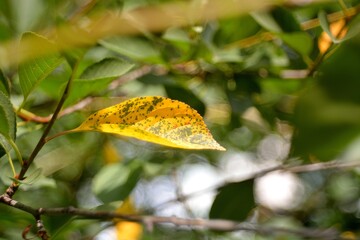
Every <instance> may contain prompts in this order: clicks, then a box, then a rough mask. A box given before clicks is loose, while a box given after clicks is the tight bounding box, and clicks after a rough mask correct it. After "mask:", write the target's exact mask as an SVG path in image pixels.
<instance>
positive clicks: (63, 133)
mask: <svg viewBox="0 0 360 240" xmlns="http://www.w3.org/2000/svg"><path fill="white" fill-rule="evenodd" d="M73 132H77V131H76V129H72V130H68V131H63V132H59V133H56V134H54V135H52V136H50V137H47V138H45V143H47V142H49V141H50V140H53V139H54V138H57V137H60V136H62V135H65V134H68V133H73Z"/></svg>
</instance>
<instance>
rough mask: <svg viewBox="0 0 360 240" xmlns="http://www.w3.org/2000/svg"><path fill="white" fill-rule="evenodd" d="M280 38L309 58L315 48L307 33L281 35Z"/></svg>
mask: <svg viewBox="0 0 360 240" xmlns="http://www.w3.org/2000/svg"><path fill="white" fill-rule="evenodd" d="M279 37H280V38H281V39H282V40H283V41H284V42H285V43H286V44H287V45H288V46H289V47H291V48H292V49H294V50H295V51H296V52H298V53H299V54H301V55H302V56H308V55H309V54H310V53H311V50H312V48H313V41H312V39H311V37H310V35H309V34H308V33H306V32H293V33H284V34H279Z"/></svg>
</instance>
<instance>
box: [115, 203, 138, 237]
mask: <svg viewBox="0 0 360 240" xmlns="http://www.w3.org/2000/svg"><path fill="white" fill-rule="evenodd" d="M116 212H117V213H119V214H123V215H133V214H136V213H137V211H136V209H135V206H134V203H133V200H132V199H131V198H127V199H125V200H124V202H123V203H122V204H121V206H120V207H119V208H118V209H117V210H116ZM115 229H116V235H117V239H118V240H138V239H141V236H142V232H143V227H142V225H141V224H140V223H137V222H129V221H119V220H117V221H116V225H115Z"/></svg>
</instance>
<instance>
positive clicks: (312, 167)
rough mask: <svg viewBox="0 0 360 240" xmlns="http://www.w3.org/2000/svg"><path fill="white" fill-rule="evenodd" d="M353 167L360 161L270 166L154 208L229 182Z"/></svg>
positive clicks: (359, 164) (160, 205) (214, 188)
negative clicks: (287, 173)
mask: <svg viewBox="0 0 360 240" xmlns="http://www.w3.org/2000/svg"><path fill="white" fill-rule="evenodd" d="M354 167H360V161H339V160H334V161H330V162H321V163H313V164H306V165H298V166H294V165H293V164H291V165H282V164H279V165H275V166H271V167H267V168H264V169H261V170H259V171H256V172H253V173H250V174H249V175H247V176H243V177H240V178H229V179H226V180H225V181H224V182H222V183H219V184H216V185H213V186H211V187H208V188H204V189H202V190H200V191H197V192H193V193H190V194H186V195H180V196H177V197H176V198H175V199H171V200H168V201H166V202H163V203H160V204H159V205H158V206H156V208H163V207H165V206H166V205H168V204H171V203H174V202H182V201H184V200H186V199H189V198H192V197H195V196H198V195H201V194H203V193H206V192H209V191H213V190H217V189H219V188H221V187H223V186H224V185H226V184H228V183H231V182H244V181H247V180H250V179H255V178H259V177H262V176H264V175H266V174H268V173H271V172H275V171H285V172H292V173H305V172H316V171H325V170H330V169H337V170H347V169H351V168H354Z"/></svg>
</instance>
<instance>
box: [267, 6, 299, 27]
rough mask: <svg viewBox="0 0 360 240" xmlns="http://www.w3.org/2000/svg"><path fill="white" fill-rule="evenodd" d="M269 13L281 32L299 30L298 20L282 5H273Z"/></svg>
mask: <svg viewBox="0 0 360 240" xmlns="http://www.w3.org/2000/svg"><path fill="white" fill-rule="evenodd" d="M271 15H272V17H273V18H274V20H275V21H276V23H277V24H278V25H279V26H280V28H281V30H282V31H283V32H298V31H301V27H300V24H299V22H298V21H297V20H296V18H295V17H294V15H293V13H292V12H290V11H289V10H287V9H285V8H283V7H275V8H274V9H272V10H271Z"/></svg>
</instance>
